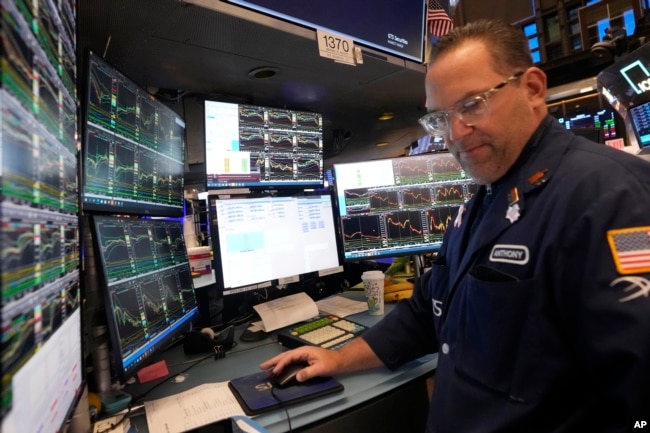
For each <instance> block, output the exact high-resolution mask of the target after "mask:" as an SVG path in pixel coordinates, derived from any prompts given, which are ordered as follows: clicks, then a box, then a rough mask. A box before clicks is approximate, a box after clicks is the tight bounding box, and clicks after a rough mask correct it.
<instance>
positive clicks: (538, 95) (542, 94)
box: [522, 66, 548, 106]
mask: <svg viewBox="0 0 650 433" xmlns="http://www.w3.org/2000/svg"><path fill="white" fill-rule="evenodd" d="M522 81H523V83H524V85H525V86H526V88H527V89H528V98H529V99H530V100H531V102H532V104H533V106H538V105H546V91H547V90H548V89H547V87H546V73H545V72H544V71H542V70H541V69H540V68H538V67H536V66H532V67H530V68H528V69H527V70H526V72H524V75H522Z"/></svg>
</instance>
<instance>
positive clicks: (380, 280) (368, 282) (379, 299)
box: [361, 271, 385, 316]
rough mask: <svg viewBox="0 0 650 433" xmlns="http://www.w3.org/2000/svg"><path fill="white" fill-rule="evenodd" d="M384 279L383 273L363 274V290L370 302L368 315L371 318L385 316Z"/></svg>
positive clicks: (371, 272)
mask: <svg viewBox="0 0 650 433" xmlns="http://www.w3.org/2000/svg"><path fill="white" fill-rule="evenodd" d="M384 278H385V276H384V273H383V272H382V271H366V272H364V273H363V274H361V281H363V290H364V292H365V294H366V300H367V301H368V313H369V314H370V315H371V316H380V315H382V314H384Z"/></svg>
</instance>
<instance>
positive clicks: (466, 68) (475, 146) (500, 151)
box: [426, 41, 539, 184]
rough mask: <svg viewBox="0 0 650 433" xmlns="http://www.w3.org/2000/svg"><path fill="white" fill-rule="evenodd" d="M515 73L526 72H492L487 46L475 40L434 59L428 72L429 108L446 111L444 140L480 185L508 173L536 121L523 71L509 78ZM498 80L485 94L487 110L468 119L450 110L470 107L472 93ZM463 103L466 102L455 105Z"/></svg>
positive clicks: (482, 89)
mask: <svg viewBox="0 0 650 433" xmlns="http://www.w3.org/2000/svg"><path fill="white" fill-rule="evenodd" d="M517 72H524V71H519V70H517V71H516V70H512V71H509V72H508V73H507V74H505V75H504V73H503V72H499V71H496V70H494V68H493V67H492V66H491V62H490V56H489V54H488V50H487V48H486V47H485V45H484V44H483V43H482V42H479V41H468V42H466V43H464V44H463V45H461V46H459V47H457V48H456V49H454V50H453V51H450V52H448V53H445V54H444V55H443V56H441V57H438V58H437V59H436V60H435V62H433V63H432V64H431V65H430V66H429V69H428V71H427V76H426V94H427V109H428V111H429V112H431V111H436V110H447V109H448V112H449V115H448V116H447V117H446V118H447V125H448V130H447V133H446V135H445V140H446V142H447V146H448V148H449V151H450V152H451V153H452V154H453V155H454V157H456V159H457V160H458V161H459V163H460V164H461V165H462V167H463V168H464V169H465V171H466V172H467V174H468V175H469V176H471V177H472V178H473V179H474V180H475V181H476V182H478V183H480V184H486V183H492V182H494V181H496V180H498V179H500V178H501V177H502V176H503V175H504V174H505V173H506V172H507V171H508V169H509V168H510V167H511V166H512V165H513V164H514V162H515V161H516V160H517V157H518V156H519V155H520V153H521V150H522V149H523V147H524V146H525V145H526V142H527V141H528V139H529V138H530V136H531V135H532V133H533V132H534V130H535V129H536V127H537V126H538V124H539V119H538V118H537V117H535V115H534V114H533V108H532V102H531V100H530V98H529V92H528V89H527V87H526V85H525V80H526V76H527V75H526V73H525V72H524V74H523V75H522V76H521V77H519V78H513V79H510V80H508V78H510V77H512V75H514V74H516V73H517ZM506 81H507V84H505V85H503V84H502V83H503V82H506ZM500 84H502V86H501V87H500V88H499V90H497V91H494V92H492V93H491V94H490V95H488V96H487V98H485V100H486V101H487V106H486V107H487V108H486V109H484V110H483V111H482V114H481V115H480V116H474V118H472V120H471V121H468V120H467V119H464V120H463V119H460V118H459V116H458V115H457V114H455V113H456V112H457V111H456V110H455V109H454V108H450V107H452V106H453V107H456V108H458V107H465V106H471V104H473V103H474V102H475V99H473V97H475V96H477V95H483V94H484V93H485V92H486V91H488V90H490V89H492V88H494V87H495V86H497V85H500ZM468 98H469V99H468ZM462 101H466V102H467V104H465V103H462V104H458V103H459V102H462ZM468 104H469V105H468ZM463 109H464V108H461V109H460V111H461V113H462V111H463ZM461 116H462V114H461ZM467 117H469V116H467ZM468 123H471V126H469V125H468Z"/></svg>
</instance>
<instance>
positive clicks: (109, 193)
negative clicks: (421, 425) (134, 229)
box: [81, 51, 185, 216]
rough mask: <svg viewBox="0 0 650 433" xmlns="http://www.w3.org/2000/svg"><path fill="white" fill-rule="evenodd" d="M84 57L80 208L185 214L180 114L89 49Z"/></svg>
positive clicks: (183, 127)
mask: <svg viewBox="0 0 650 433" xmlns="http://www.w3.org/2000/svg"><path fill="white" fill-rule="evenodd" d="M86 63H87V64H86V68H85V82H84V88H83V89H82V91H83V95H84V97H83V98H82V112H83V115H84V119H83V120H84V121H83V124H82V126H83V137H84V139H83V146H82V150H83V152H82V157H83V163H82V167H83V170H82V189H81V200H82V206H83V210H84V211H85V212H107V213H113V214H138V215H154V216H181V215H183V192H184V191H183V188H184V185H183V173H184V170H185V122H184V120H183V118H182V117H181V116H179V115H178V114H176V113H175V112H174V111H173V110H172V109H171V108H169V107H167V106H166V105H165V104H163V103H162V102H161V101H158V100H157V99H156V98H154V97H153V96H151V95H150V94H149V93H148V92H147V91H146V90H144V89H143V88H141V87H140V86H138V85H137V84H136V83H135V82H133V81H132V80H131V79H129V78H128V77H127V76H126V75H124V74H122V73H121V72H120V71H118V70H117V69H116V68H115V67H113V66H112V65H110V64H109V63H108V62H106V61H105V60H104V59H102V58H101V57H99V56H98V55H96V54H95V53H93V52H92V51H91V52H88V55H87V59H86Z"/></svg>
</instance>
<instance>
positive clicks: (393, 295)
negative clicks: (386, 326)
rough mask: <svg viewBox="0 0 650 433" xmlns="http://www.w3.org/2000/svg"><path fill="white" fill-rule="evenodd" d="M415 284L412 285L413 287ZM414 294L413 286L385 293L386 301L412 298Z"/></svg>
mask: <svg viewBox="0 0 650 433" xmlns="http://www.w3.org/2000/svg"><path fill="white" fill-rule="evenodd" d="M412 286H413V285H411V287H412ZM412 294H413V288H410V289H406V290H399V291H397V292H390V293H384V302H397V301H399V300H400V299H406V298H410V297H411V295H412Z"/></svg>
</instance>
